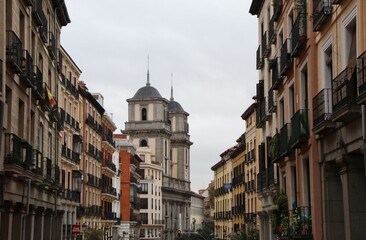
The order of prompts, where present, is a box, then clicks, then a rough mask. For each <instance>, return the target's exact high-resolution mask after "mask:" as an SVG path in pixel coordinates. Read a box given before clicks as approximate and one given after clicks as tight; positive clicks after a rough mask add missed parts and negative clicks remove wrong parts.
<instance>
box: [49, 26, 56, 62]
mask: <svg viewBox="0 0 366 240" xmlns="http://www.w3.org/2000/svg"><path fill="white" fill-rule="evenodd" d="M48 34H49V44H48V47H47V48H48V53H49V54H50V56H51V58H52V59H53V60H55V59H56V56H57V45H56V37H55V35H54V34H53V33H52V32H49V33H48Z"/></svg>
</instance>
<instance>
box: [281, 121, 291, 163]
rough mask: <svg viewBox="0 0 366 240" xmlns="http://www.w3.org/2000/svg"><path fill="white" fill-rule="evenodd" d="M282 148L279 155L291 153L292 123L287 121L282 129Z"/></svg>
mask: <svg viewBox="0 0 366 240" xmlns="http://www.w3.org/2000/svg"><path fill="white" fill-rule="evenodd" d="M279 134H280V136H279V137H280V139H279V140H280V148H279V155H280V157H284V156H287V155H289V154H290V150H291V149H290V146H289V143H290V138H291V124H290V123H286V124H285V125H283V127H282V128H281V130H280V133H279Z"/></svg>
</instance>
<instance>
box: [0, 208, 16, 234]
mask: <svg viewBox="0 0 366 240" xmlns="http://www.w3.org/2000/svg"><path fill="white" fill-rule="evenodd" d="M13 213H14V210H13V205H12V204H11V203H10V202H9V203H7V201H5V212H3V213H1V225H0V227H1V231H0V238H1V239H4V240H12V236H11V233H12V226H13Z"/></svg>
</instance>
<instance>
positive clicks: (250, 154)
mask: <svg viewBox="0 0 366 240" xmlns="http://www.w3.org/2000/svg"><path fill="white" fill-rule="evenodd" d="M253 161H255V149H254V148H253V149H252V150H250V151H249V152H248V153H247V156H246V162H245V163H251V162H253Z"/></svg>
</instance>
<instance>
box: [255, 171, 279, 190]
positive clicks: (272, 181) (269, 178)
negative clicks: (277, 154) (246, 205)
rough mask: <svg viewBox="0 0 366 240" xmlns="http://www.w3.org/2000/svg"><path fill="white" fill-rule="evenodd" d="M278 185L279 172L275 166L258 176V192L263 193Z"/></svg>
mask: <svg viewBox="0 0 366 240" xmlns="http://www.w3.org/2000/svg"><path fill="white" fill-rule="evenodd" d="M277 185H278V170H277V169H276V171H275V167H274V165H273V164H271V165H269V166H268V168H266V169H264V170H263V171H261V172H259V173H258V174H257V190H258V192H263V191H265V190H268V189H270V188H273V187H276V186H277Z"/></svg>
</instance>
